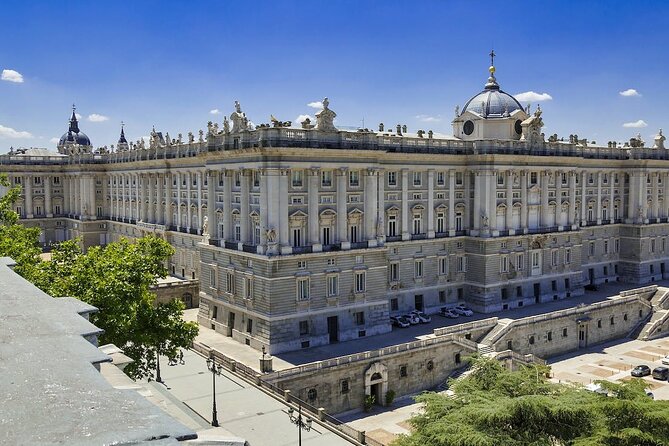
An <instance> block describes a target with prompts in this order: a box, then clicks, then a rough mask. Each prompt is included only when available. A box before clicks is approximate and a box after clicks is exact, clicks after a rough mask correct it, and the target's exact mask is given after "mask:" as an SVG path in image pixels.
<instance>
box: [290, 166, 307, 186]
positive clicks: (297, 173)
mask: <svg viewBox="0 0 669 446" xmlns="http://www.w3.org/2000/svg"><path fill="white" fill-rule="evenodd" d="M303 175H304V173H303V171H302V170H293V171H291V182H292V184H293V187H302V184H303Z"/></svg>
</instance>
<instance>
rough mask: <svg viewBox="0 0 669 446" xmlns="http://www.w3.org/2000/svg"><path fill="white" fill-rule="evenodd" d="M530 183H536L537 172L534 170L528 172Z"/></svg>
mask: <svg viewBox="0 0 669 446" xmlns="http://www.w3.org/2000/svg"><path fill="white" fill-rule="evenodd" d="M530 184H532V185H535V184H537V173H536V172H531V173H530Z"/></svg>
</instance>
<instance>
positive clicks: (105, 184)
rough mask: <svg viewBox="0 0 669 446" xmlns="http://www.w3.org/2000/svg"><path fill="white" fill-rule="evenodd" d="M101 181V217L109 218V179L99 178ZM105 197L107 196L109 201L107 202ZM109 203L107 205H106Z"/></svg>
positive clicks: (105, 177)
mask: <svg viewBox="0 0 669 446" xmlns="http://www.w3.org/2000/svg"><path fill="white" fill-rule="evenodd" d="M101 181H102V203H101V205H102V217H103V218H104V217H109V216H111V201H112V200H111V194H110V193H109V185H110V181H111V180H110V179H109V177H107V176H106V175H105V176H103V177H101ZM107 195H109V201H108V200H107ZM107 202H109V205H107Z"/></svg>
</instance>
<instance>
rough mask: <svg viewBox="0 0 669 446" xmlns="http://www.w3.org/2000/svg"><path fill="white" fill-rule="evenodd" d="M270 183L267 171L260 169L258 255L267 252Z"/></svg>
mask: <svg viewBox="0 0 669 446" xmlns="http://www.w3.org/2000/svg"><path fill="white" fill-rule="evenodd" d="M268 183H269V182H268V181H267V169H260V244H259V245H258V246H257V247H256V252H257V253H258V254H265V253H266V252H267V229H268V228H269V227H270V226H269V194H270V192H269V184H268Z"/></svg>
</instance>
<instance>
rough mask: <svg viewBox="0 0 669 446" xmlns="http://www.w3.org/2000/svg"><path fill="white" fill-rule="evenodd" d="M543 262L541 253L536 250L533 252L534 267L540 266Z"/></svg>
mask: <svg viewBox="0 0 669 446" xmlns="http://www.w3.org/2000/svg"><path fill="white" fill-rule="evenodd" d="M540 263H541V256H540V255H539V252H537V251H534V252H533V253H532V268H538V267H539V266H540Z"/></svg>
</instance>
